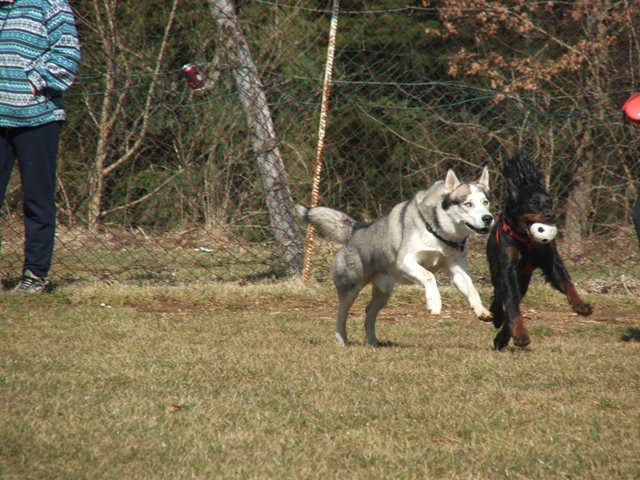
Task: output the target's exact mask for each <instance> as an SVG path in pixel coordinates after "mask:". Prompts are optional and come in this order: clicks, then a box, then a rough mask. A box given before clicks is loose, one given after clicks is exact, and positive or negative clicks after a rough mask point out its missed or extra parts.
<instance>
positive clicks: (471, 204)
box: [464, 202, 473, 208]
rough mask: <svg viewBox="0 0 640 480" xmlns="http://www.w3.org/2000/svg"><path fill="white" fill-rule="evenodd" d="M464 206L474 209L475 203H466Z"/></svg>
mask: <svg viewBox="0 0 640 480" xmlns="http://www.w3.org/2000/svg"><path fill="white" fill-rule="evenodd" d="M464 206H465V207H467V208H471V207H473V203H471V202H464Z"/></svg>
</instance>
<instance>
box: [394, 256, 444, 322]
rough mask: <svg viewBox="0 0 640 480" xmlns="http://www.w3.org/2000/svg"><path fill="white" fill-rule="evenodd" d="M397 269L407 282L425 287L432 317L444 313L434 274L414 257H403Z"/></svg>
mask: <svg viewBox="0 0 640 480" xmlns="http://www.w3.org/2000/svg"><path fill="white" fill-rule="evenodd" d="M397 269H398V271H399V272H400V274H401V275H402V276H403V277H404V278H405V279H406V280H409V281H410V282H412V283H417V284H419V285H422V286H423V287H424V292H425V298H426V302H427V309H428V310H429V313H431V315H440V312H442V298H441V297H440V292H439V291H438V286H437V284H436V277H435V276H434V275H433V273H431V272H430V271H429V270H427V269H426V268H424V267H423V266H422V265H420V264H419V263H418V261H417V260H416V258H415V257H414V256H412V255H405V256H403V257H402V261H401V262H399V263H398V265H397Z"/></svg>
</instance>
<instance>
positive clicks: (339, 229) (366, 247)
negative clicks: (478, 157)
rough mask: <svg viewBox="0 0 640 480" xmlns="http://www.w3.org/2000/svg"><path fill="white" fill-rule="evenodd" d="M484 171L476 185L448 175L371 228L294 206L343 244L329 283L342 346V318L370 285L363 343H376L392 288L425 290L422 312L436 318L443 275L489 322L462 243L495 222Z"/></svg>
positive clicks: (321, 210) (323, 232)
mask: <svg viewBox="0 0 640 480" xmlns="http://www.w3.org/2000/svg"><path fill="white" fill-rule="evenodd" d="M488 197H489V171H488V169H487V168H486V167H485V168H484V170H483V171H482V175H481V176H480V179H479V180H478V181H477V182H470V183H460V181H459V180H458V178H457V177H456V174H455V173H454V172H453V171H452V170H449V171H448V172H447V176H446V178H445V180H444V181H438V182H436V183H435V184H434V185H433V186H432V187H431V188H429V189H428V190H426V191H424V190H423V191H419V192H418V193H417V194H416V195H415V196H414V197H413V198H412V199H411V200H408V201H405V202H402V203H400V204H398V205H396V206H395V207H394V208H393V209H392V210H391V212H389V213H388V214H387V215H385V216H383V217H381V218H379V219H378V220H376V221H374V222H373V223H371V224H366V223H362V222H356V221H355V220H353V219H352V218H351V217H349V216H347V215H346V214H344V213H342V212H340V211H337V210H333V209H330V208H326V207H314V208H306V207H303V206H301V205H298V206H297V211H298V216H299V217H300V218H301V219H302V220H304V221H305V222H307V223H309V224H311V225H313V226H314V227H315V228H316V230H317V232H318V235H319V236H321V237H323V238H326V239H328V240H332V241H334V242H337V243H340V244H343V245H344V247H342V248H341V249H340V251H338V253H337V254H336V257H335V259H334V261H333V283H334V285H335V287H336V290H337V292H338V314H337V322H336V334H335V337H336V340H337V341H338V343H339V344H341V345H346V343H347V315H348V313H349V309H350V308H351V305H352V304H353V302H354V300H355V299H356V297H357V296H358V293H359V292H360V290H362V288H363V287H364V286H365V285H367V284H369V283H371V284H372V297H371V301H370V302H369V304H368V305H367V307H366V316H365V330H366V335H367V343H369V344H370V345H373V346H377V345H378V339H377V338H376V318H377V316H378V312H379V311H380V310H381V309H382V308H383V307H384V306H385V305H386V303H387V301H388V300H389V297H390V296H391V292H392V291H393V287H394V286H395V284H396V282H400V283H415V284H420V285H422V286H423V287H424V290H425V297H426V302H427V309H428V310H429V312H430V313H431V314H432V315H439V314H440V311H441V310H442V299H441V297H440V292H439V291H438V287H437V285H436V279H435V276H434V275H433V272H437V271H440V270H447V271H449V273H450V274H451V278H452V281H453V284H454V285H455V286H456V288H457V289H458V290H459V291H460V292H461V293H462V294H463V295H464V296H465V297H466V298H467V300H468V301H469V304H470V305H471V308H472V309H473V311H474V313H475V315H476V316H477V317H478V318H480V319H481V320H484V321H491V314H490V313H489V311H488V310H487V309H486V308H485V307H484V306H483V305H482V301H481V300H480V295H479V294H478V292H477V290H476V289H475V287H474V286H473V282H472V281H471V277H470V276H469V273H468V272H467V268H466V263H467V262H466V256H465V245H466V240H467V237H468V236H469V235H470V234H471V233H479V234H487V233H489V230H490V228H491V226H492V224H493V216H492V215H491V213H490V212H489V200H488Z"/></svg>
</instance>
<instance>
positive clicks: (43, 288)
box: [13, 270, 51, 293]
mask: <svg viewBox="0 0 640 480" xmlns="http://www.w3.org/2000/svg"><path fill="white" fill-rule="evenodd" d="M13 291H14V292H15V293H22V292H25V293H48V292H50V291H51V283H49V281H48V280H47V279H46V278H45V277H39V276H37V275H36V274H34V273H33V272H31V270H25V272H24V273H23V274H22V278H21V279H20V281H19V282H18V285H16V287H15V288H14V289H13Z"/></svg>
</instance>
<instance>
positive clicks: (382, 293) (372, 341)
mask: <svg viewBox="0 0 640 480" xmlns="http://www.w3.org/2000/svg"><path fill="white" fill-rule="evenodd" d="M371 283H372V288H371V301H370V302H369V303H368V304H367V308H366V315H365V320H364V328H365V331H366V333H367V343H368V344H369V345H371V346H373V347H377V346H378V345H379V343H378V338H377V337H376V320H377V318H378V312H380V310H382V309H383V308H384V306H385V305H386V304H387V301H389V297H390V296H391V292H393V287H394V285H395V281H394V279H393V277H390V276H389V275H377V276H376V277H374V278H373V280H372V282H371Z"/></svg>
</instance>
